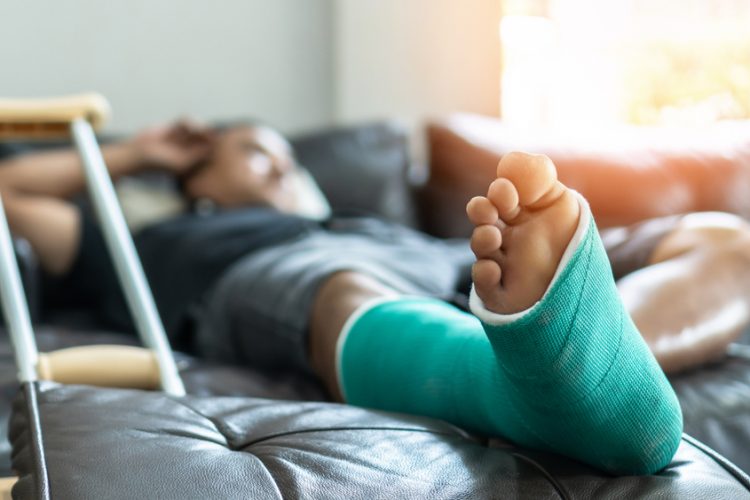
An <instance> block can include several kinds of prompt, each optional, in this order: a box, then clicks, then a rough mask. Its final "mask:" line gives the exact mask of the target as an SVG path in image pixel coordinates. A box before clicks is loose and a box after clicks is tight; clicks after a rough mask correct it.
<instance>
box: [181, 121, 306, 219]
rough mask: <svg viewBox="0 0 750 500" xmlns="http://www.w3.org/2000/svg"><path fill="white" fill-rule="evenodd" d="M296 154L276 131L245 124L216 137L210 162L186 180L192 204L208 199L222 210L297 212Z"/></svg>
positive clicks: (207, 160)
mask: <svg viewBox="0 0 750 500" xmlns="http://www.w3.org/2000/svg"><path fill="white" fill-rule="evenodd" d="M295 170H296V165H295V161H294V156H293V154H292V149H291V146H290V144H289V142H287V140H286V139H284V137H283V136H282V135H281V134H279V133H278V132H276V131H275V130H273V129H271V128H269V127H266V126H261V125H250V124H242V125H235V126H232V127H228V128H225V129H222V130H220V131H218V132H217V133H216V136H215V139H214V141H213V146H212V149H211V152H210V154H209V155H208V157H207V159H206V161H205V162H204V163H203V164H202V165H201V166H200V167H199V168H197V169H196V170H194V171H193V172H192V173H190V174H189V175H188V176H187V177H186V178H184V179H183V189H184V191H185V194H186V195H187V196H188V197H189V198H191V199H202V198H207V199H209V200H211V201H213V202H214V203H216V204H218V205H219V206H222V207H238V206H244V205H254V204H257V205H268V206H271V207H274V208H277V209H279V210H282V211H294V210H295V208H296V206H297V200H296V197H297V193H296V191H295V189H294V186H293V182H292V178H293V176H294V174H295Z"/></svg>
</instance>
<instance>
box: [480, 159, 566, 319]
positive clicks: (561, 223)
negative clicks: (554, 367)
mask: <svg viewBox="0 0 750 500" xmlns="http://www.w3.org/2000/svg"><path fill="white" fill-rule="evenodd" d="M466 213H467V214H468V216H469V220H471V222H472V223H473V224H474V225H475V226H476V227H475V229H474V233H473V235H472V237H471V249H472V250H473V252H474V255H476V257H477V261H476V263H474V267H473V269H472V277H473V280H474V288H475V290H476V292H477V295H479V298H481V299H482V302H484V305H485V307H486V308H487V309H489V310H490V311H493V312H496V313H500V314H511V313H515V312H519V311H523V310H525V309H528V308H529V307H531V306H532V305H534V303H536V302H537V301H538V300H539V299H541V298H542V295H544V292H545V291H546V290H547V287H548V285H549V283H550V281H552V277H553V276H554V274H555V270H556V269H557V266H558V264H559V262H560V259H561V257H562V254H563V252H564V251H565V248H566V247H567V245H568V243H569V242H570V239H571V238H572V237H573V234H574V233H575V231H576V227H577V226H578V216H579V213H580V206H579V204H578V200H577V199H576V197H575V196H574V195H573V193H572V192H571V191H570V190H569V189H568V188H566V187H565V186H564V185H563V184H562V183H560V182H559V181H558V180H557V170H556V169H555V166H554V165H553V164H552V161H550V159H549V158H547V157H546V156H544V155H529V154H526V153H509V154H507V155H505V156H503V158H502V160H501V161H500V163H499V164H498V166H497V179H496V180H494V181H493V182H492V184H490V187H489V189H488V190H487V196H477V197H475V198H472V199H471V201H469V203H468V205H467V206H466Z"/></svg>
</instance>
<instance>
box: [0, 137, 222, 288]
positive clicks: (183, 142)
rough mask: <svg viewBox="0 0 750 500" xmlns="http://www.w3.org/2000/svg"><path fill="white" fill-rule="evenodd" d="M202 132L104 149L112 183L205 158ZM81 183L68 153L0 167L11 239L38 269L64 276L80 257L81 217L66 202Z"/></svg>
mask: <svg viewBox="0 0 750 500" xmlns="http://www.w3.org/2000/svg"><path fill="white" fill-rule="evenodd" d="M209 140H210V137H209V136H208V135H207V133H206V132H205V130H203V129H199V128H196V127H193V126H191V125H188V124H184V123H178V124H175V125H171V126H168V127H157V128H153V129H149V130H147V131H145V132H143V133H141V134H138V135H137V136H135V137H134V138H133V139H130V140H127V141H123V142H120V143H116V144H110V145H107V146H104V147H103V148H102V154H103V156H104V160H105V163H106V165H107V168H108V170H109V173H110V175H111V176H112V178H114V179H117V178H119V177H121V176H124V175H129V174H134V173H136V172H139V171H141V170H144V169H147V168H162V169H166V170H168V171H171V172H173V173H175V174H178V173H181V172H184V171H186V170H187V169H189V168H191V167H192V166H193V165H195V164H196V163H197V162H198V161H200V160H202V159H203V158H204V157H205V155H206V154H207V151H208V147H209ZM84 184H85V180H84V175H83V169H82V167H81V163H80V158H79V156H78V154H77V153H76V152H74V151H73V150H72V149H65V150H59V151H51V152H43V153H32V154H26V155H21V156H18V157H14V158H11V159H9V160H6V161H4V162H0V194H2V197H3V203H4V205H5V210H6V212H7V216H8V222H9V224H10V227H11V230H12V231H13V232H14V234H16V235H18V236H21V237H23V238H25V239H27V240H28V241H29V243H30V244H31V246H32V248H33V249H34V250H35V252H36V253H37V255H38V257H39V260H40V263H41V265H42V267H43V268H44V269H45V270H46V271H48V272H50V273H52V274H57V275H60V274H64V273H65V272H67V271H68V270H69V269H70V266H71V265H72V264H73V261H74V259H75V256H76V255H77V253H78V244H79V240H80V230H81V228H80V224H81V223H80V215H79V212H78V210H77V209H76V208H75V207H74V206H73V205H72V204H71V203H70V202H69V201H68V199H69V198H70V197H71V196H73V195H75V194H76V193H78V192H80V191H81V190H82V189H83V187H84Z"/></svg>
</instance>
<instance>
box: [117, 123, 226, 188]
mask: <svg viewBox="0 0 750 500" xmlns="http://www.w3.org/2000/svg"><path fill="white" fill-rule="evenodd" d="M213 142H214V132H213V131H212V130H211V129H210V128H208V127H206V126H204V125H201V124H198V123H196V122H192V121H189V120H185V119H183V120H180V121H177V122H175V123H172V124H168V125H160V126H156V127H152V128H149V129H146V130H144V131H143V132H140V133H139V134H137V135H136V136H135V137H134V138H133V139H132V140H131V141H130V143H131V145H132V147H133V148H134V151H135V153H136V155H137V158H138V159H139V161H140V162H142V164H143V165H144V166H146V167H148V168H159V169H163V170H167V171H169V172H172V173H174V174H175V175H181V174H184V173H186V172H188V171H189V170H191V169H192V168H193V167H195V166H196V165H198V164H199V163H201V162H202V161H204V160H205V159H206V158H207V157H208V155H209V153H210V152H211V147H212V145H213Z"/></svg>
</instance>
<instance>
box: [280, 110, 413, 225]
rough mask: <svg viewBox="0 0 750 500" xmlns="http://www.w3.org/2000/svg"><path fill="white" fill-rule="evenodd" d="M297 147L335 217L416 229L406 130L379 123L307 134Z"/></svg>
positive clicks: (294, 140)
mask: <svg viewBox="0 0 750 500" xmlns="http://www.w3.org/2000/svg"><path fill="white" fill-rule="evenodd" d="M291 142H292V146H293V147H294V152H295V155H296V156H297V160H298V161H299V163H300V165H303V166H304V167H306V168H307V169H308V170H309V171H310V173H311V174H312V176H313V177H314V178H315V180H316V181H317V183H318V185H319V186H320V189H321V190H322V191H323V194H325V196H326V198H328V202H329V203H330V205H331V207H332V208H333V211H334V213H352V214H362V215H375V216H380V217H383V218H385V219H389V220H392V221H396V222H400V223H402V224H406V225H413V222H414V209H413V205H412V198H411V191H410V188H409V184H408V182H407V176H408V170H409V167H410V160H409V147H408V140H407V134H406V132H405V129H404V127H402V126H400V125H398V124H396V123H393V122H376V123H371V124H365V125H359V126H350V127H343V128H337V129H332V130H327V131H323V132H316V133H310V134H305V135H301V136H297V137H294V138H292V139H291Z"/></svg>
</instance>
